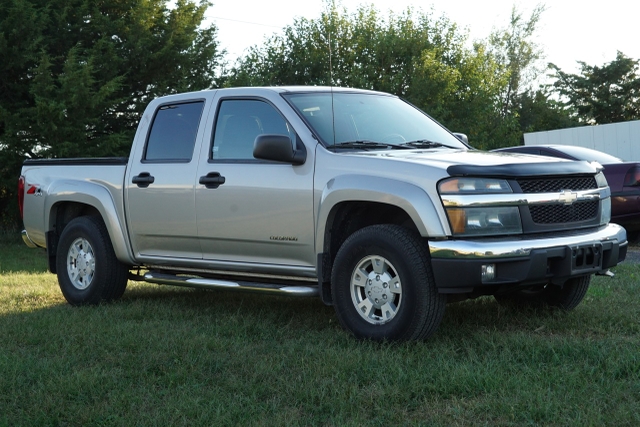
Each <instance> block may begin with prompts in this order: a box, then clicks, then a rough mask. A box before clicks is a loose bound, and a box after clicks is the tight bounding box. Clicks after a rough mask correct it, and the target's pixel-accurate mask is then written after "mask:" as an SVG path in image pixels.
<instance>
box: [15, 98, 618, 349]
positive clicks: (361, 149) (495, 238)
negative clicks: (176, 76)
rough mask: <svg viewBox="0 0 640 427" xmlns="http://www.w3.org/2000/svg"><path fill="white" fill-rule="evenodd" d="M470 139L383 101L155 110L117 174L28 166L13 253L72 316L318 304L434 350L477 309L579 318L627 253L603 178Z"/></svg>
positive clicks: (162, 103)
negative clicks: (490, 300) (161, 296)
mask: <svg viewBox="0 0 640 427" xmlns="http://www.w3.org/2000/svg"><path fill="white" fill-rule="evenodd" d="M465 139H466V137H465V136H464V135H461V134H455V135H454V134H452V133H450V132H449V131H448V130H447V129H445V128H444V127H443V126H441V125H440V124H438V123H437V122H436V121H434V120H433V119H431V118H430V117H429V116H428V115H426V114H425V113H423V112H422V111H420V110H418V109H417V108H415V107H413V106H412V105H410V104H408V103H406V102H404V101H402V100H401V99H399V98H398V97H395V96H392V95H389V94H385V93H379V92H372V91H364V90H355V89H344V88H322V87H269V88H231V89H219V90H207V91H201V92H192V93H184V94H177V95H170V96H165V97H161V98H158V99H155V100H154V101H152V102H151V103H150V104H149V105H148V107H147V108H146V110H145V112H144V115H143V116H142V118H141V120H140V123H139V126H138V129H137V132H136V134H135V138H134V141H133V145H132V148H131V153H130V155H129V157H128V158H90V159H37V160H36V159H33V160H26V161H25V162H24V166H23V168H22V173H21V177H20V179H19V184H18V186H19V201H20V209H21V212H22V215H23V221H24V226H25V230H24V231H23V239H24V241H25V243H26V244H27V245H29V246H31V247H40V248H44V249H46V251H47V254H48V260H49V269H50V271H51V272H52V273H56V274H57V276H58V281H59V284H60V288H61V290H62V293H63V294H64V297H65V298H66V300H67V301H68V302H69V303H70V304H73V305H82V304H98V303H100V302H102V301H112V300H116V299H118V298H119V297H121V296H122V294H123V293H124V291H125V287H126V286H127V282H128V280H143V281H147V282H151V283H158V284H170V285H181V286H192V287H204V288H221V289H245V290H251V291H263V292H267V293H272V294H287V295H293V296H302V297H308V296H318V297H319V298H321V300H322V301H323V302H324V303H326V304H331V305H333V306H334V307H335V310H336V315H337V318H338V320H339V321H340V324H341V325H342V326H343V327H344V328H345V329H346V330H348V331H349V332H351V333H352V334H353V335H355V336H356V337H359V338H368V339H373V340H415V339H424V338H427V337H429V336H430V335H432V334H433V333H434V331H435V330H436V329H437V327H438V325H439V324H440V322H441V319H442V317H443V315H444V310H445V305H446V303H447V302H451V301H459V300H462V299H466V298H474V297H478V296H482V295H494V296H495V298H496V299H497V300H498V301H500V302H508V303H515V304H516V305H548V306H556V307H560V308H561V309H566V310H570V309H572V308H574V307H575V306H576V305H578V304H579V303H580V301H581V300H582V298H583V297H584V295H585V293H586V292H587V288H588V286H589V281H590V277H591V276H592V275H593V274H598V273H606V272H608V269H609V268H610V267H613V266H615V265H616V264H617V263H619V262H621V261H622V260H624V258H625V255H626V251H627V238H626V232H625V230H624V228H622V227H620V226H618V225H615V224H610V223H609V220H610V215H611V201H610V190H609V187H608V186H607V182H606V179H605V178H604V176H603V174H602V172H601V167H600V166H599V165H598V164H593V163H586V162H578V161H566V160H560V159H551V158H545V157H540V156H528V155H513V154H501V153H487V152H482V151H478V150H475V149H472V148H471V147H470V146H469V145H468V144H467V143H466V141H465Z"/></svg>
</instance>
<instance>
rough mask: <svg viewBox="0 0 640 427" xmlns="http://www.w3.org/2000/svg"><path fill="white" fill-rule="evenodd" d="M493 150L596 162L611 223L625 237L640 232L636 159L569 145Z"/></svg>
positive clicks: (639, 164)
mask: <svg viewBox="0 0 640 427" xmlns="http://www.w3.org/2000/svg"><path fill="white" fill-rule="evenodd" d="M494 151H501V152H509V153H523V154H535V155H542V156H549V157H559V158H562V159H569V160H586V161H588V162H598V163H600V164H601V165H602V166H603V167H604V176H605V177H606V178H607V182H608V183H609V187H610V188H611V222H614V223H616V224H620V225H622V226H623V227H624V228H626V229H627V233H628V235H629V240H637V239H638V234H639V232H640V162H625V161H622V160H621V159H619V158H617V157H614V156H612V155H610V154H607V153H603V152H601V151H596V150H592V149H590V148H585V147H576V146H571V145H520V146H517V147H507V148H499V149H497V150H494Z"/></svg>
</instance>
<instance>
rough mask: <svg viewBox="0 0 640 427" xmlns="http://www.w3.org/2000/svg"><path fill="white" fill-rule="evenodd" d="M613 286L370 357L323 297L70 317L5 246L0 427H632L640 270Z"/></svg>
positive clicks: (253, 297)
mask: <svg viewBox="0 0 640 427" xmlns="http://www.w3.org/2000/svg"><path fill="white" fill-rule="evenodd" d="M615 272H616V277H615V278H613V279H609V278H605V277H598V278H595V279H594V280H593V281H592V285H591V288H590V289H589V293H588V294H587V296H586V298H585V300H584V302H583V303H582V304H581V305H580V306H579V307H578V308H576V309H575V310H574V311H573V312H571V313H563V312H560V311H556V310H541V311H528V312H518V311H516V310H514V309H511V308H504V307H501V306H499V305H498V304H497V303H496V302H495V301H494V300H493V299H492V298H481V299H478V300H474V301H468V302H464V303H457V304H451V305H449V306H447V312H446V314H445V318H444V321H443V323H442V325H441V327H440V329H439V331H438V332H437V333H436V334H435V335H434V337H433V338H432V339H430V340H429V341H427V342H417V343H405V344H375V343H371V342H362V341H356V340H355V339H353V338H351V337H350V336H349V335H347V334H346V333H345V332H343V331H342V330H341V328H340V327H339V325H338V324H337V321H336V318H335V316H334V313H333V309H332V308H331V307H325V306H324V305H323V304H322V303H321V302H320V301H319V300H316V299H294V298H287V297H278V296H265V295H259V294H242V293H233V292H228V291H205V290H192V289H185V288H172V287H163V286H157V285H148V284H138V283H133V282H130V284H129V287H128V288H127V291H126V293H125V295H124V297H123V298H122V299H121V300H120V301H118V302H116V303H113V304H105V305H101V306H98V307H82V308H73V307H71V306H69V305H68V304H66V302H65V301H64V299H63V297H62V294H61V293H60V290H59V288H58V284H57V281H56V278H55V276H54V275H52V274H49V273H47V272H46V264H45V256H44V253H43V252H42V251H38V250H34V249H28V248H26V247H25V246H24V245H23V244H22V243H21V242H19V241H18V240H16V239H11V238H7V237H4V238H2V239H0V426H21V425H24V426H86V425H105V426H111V425H117V426H132V425H153V426H165V425H189V426H191V425H203V426H217V425H303V426H307V425H330V426H332V425H335V426H345V425H347V426H349V425H350V426H364V425H366V426H369V425H373V426H377V425H380V426H386V425H429V426H431V425H433V426H456V425H459V426H469V425H507V426H508V425H514V426H521V425H550V426H554V425H557V426H570V425H574V426H601V425H610V426H632V425H640V295H639V294H640V265H638V264H627V263H625V264H623V265H621V266H619V267H617V268H616V269H615Z"/></svg>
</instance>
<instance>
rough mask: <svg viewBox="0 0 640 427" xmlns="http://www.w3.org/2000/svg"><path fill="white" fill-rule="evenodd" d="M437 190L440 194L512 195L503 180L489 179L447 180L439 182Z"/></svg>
mask: <svg viewBox="0 0 640 427" xmlns="http://www.w3.org/2000/svg"><path fill="white" fill-rule="evenodd" d="M438 190H439V191H440V194H469V193H475V194H482V193H513V190H512V189H511V186H509V183H508V182H507V181H505V180H504V179H490V178H449V179H445V180H443V181H440V184H438Z"/></svg>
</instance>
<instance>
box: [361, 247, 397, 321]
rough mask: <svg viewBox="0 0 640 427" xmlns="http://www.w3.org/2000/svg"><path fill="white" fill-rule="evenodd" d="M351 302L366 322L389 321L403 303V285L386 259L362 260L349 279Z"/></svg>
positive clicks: (369, 258)
mask: <svg viewBox="0 0 640 427" xmlns="http://www.w3.org/2000/svg"><path fill="white" fill-rule="evenodd" d="M351 300H352V301H353V304H354V305H355V307H356V310H357V311H358V314H360V316H361V317H362V318H363V319H364V320H366V321H367V322H369V323H371V324H374V325H382V324H384V323H387V322H389V321H391V320H392V319H393V318H394V317H395V316H396V314H397V313H398V310H399V309H400V304H401V303H402V284H401V282H400V277H399V276H398V272H397V270H396V268H395V267H394V266H393V265H392V264H391V263H390V262H389V261H388V260H387V259H385V258H383V257H381V256H376V255H371V256H367V257H365V258H363V259H362V260H361V261H360V262H359V263H358V265H357V267H356V268H355V269H354V271H353V274H352V275H351Z"/></svg>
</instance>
